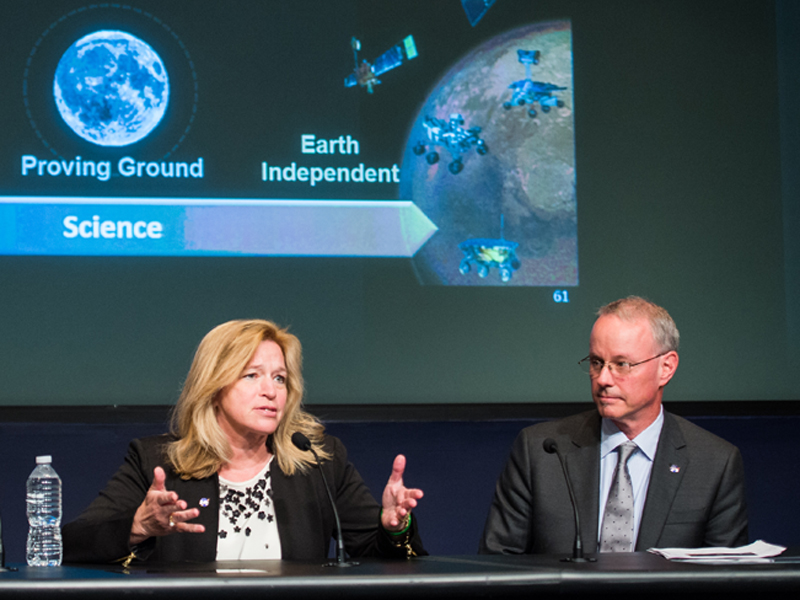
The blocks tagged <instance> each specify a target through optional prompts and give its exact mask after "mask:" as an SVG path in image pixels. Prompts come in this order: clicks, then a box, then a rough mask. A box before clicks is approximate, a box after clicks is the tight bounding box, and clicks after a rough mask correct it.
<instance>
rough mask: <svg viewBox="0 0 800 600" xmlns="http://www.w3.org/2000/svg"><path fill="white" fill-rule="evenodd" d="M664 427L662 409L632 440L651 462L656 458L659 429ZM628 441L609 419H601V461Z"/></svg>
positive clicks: (662, 408)
mask: <svg viewBox="0 0 800 600" xmlns="http://www.w3.org/2000/svg"><path fill="white" fill-rule="evenodd" d="M663 425H664V407H663V406H662V407H661V409H660V410H659V411H658V416H657V417H656V420H655V421H653V422H652V423H650V425H649V426H648V427H647V429H645V430H644V431H643V432H642V433H640V434H639V435H637V436H636V437H635V438H633V441H634V442H636V445H637V446H638V447H639V450H641V451H642V453H643V454H644V455H645V456H646V457H647V458H648V459H650V461H652V460H653V459H654V458H655V456H656V449H657V448H658V438H659V437H660V436H661V428H662V427H663ZM627 441H628V436H626V435H625V434H624V433H622V432H621V431H620V430H619V427H617V426H616V425H615V424H614V421H612V420H610V419H603V426H602V427H601V428H600V458H601V459H603V458H605V457H606V455H607V454H609V453H611V452H613V451H614V450H616V449H617V446H619V445H621V444H623V443H625V442H627Z"/></svg>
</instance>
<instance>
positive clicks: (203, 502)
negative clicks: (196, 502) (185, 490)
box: [200, 498, 208, 508]
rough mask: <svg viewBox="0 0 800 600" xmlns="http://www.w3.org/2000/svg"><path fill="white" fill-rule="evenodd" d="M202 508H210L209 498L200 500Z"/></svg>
mask: <svg viewBox="0 0 800 600" xmlns="http://www.w3.org/2000/svg"><path fill="white" fill-rule="evenodd" d="M200 506H202V507H203V508H205V507H206V506H208V498H200Z"/></svg>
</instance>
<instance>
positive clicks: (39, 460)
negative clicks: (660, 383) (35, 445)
mask: <svg viewBox="0 0 800 600" xmlns="http://www.w3.org/2000/svg"><path fill="white" fill-rule="evenodd" d="M52 462H53V457H52V456H51V455H50V454H47V455H45V456H37V457H36V464H37V465H49V464H50V463H52Z"/></svg>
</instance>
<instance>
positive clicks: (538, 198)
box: [400, 21, 578, 286]
mask: <svg viewBox="0 0 800 600" xmlns="http://www.w3.org/2000/svg"><path fill="white" fill-rule="evenodd" d="M519 50H523V51H528V53H527V54H526V53H525V52H523V53H522V54H523V55H527V56H530V51H538V53H539V54H538V55H537V59H538V63H537V64H530V65H529V68H530V78H529V80H530V81H532V82H539V83H542V84H552V86H550V87H548V86H546V85H536V86H531V85H527V86H520V85H518V86H517V88H518V89H522V88H523V87H525V88H536V89H538V90H542V89H552V90H553V91H552V92H551V94H552V97H551V98H549V99H548V98H546V97H545V98H541V99H540V100H536V101H534V102H533V103H532V104H531V103H522V104H520V103H519V102H518V101H515V102H514V103H510V100H511V99H512V96H513V94H514V89H513V88H510V87H509V86H511V85H512V84H514V83H515V82H521V81H524V80H526V79H528V77H527V73H526V65H525V64H524V63H522V62H520V59H521V55H520V53H519V52H518V51H519ZM553 86H555V87H553ZM556 87H557V88H566V89H556ZM572 89H573V83H572V38H571V29H570V23H569V21H551V22H546V23H535V24H531V25H526V26H523V27H520V28H517V29H514V30H512V31H509V32H506V33H504V34H501V35H499V36H496V37H495V38H492V39H490V40H488V41H487V42H485V43H483V44H482V45H480V46H479V47H477V48H476V49H474V50H472V51H470V52H469V53H468V54H467V55H465V56H464V57H463V58H462V59H460V60H459V61H458V62H457V64H455V65H454V66H453V67H452V68H451V69H450V70H449V71H448V72H447V73H446V74H445V75H444V76H443V77H442V78H441V79H440V80H439V81H438V83H437V84H436V85H435V86H434V89H433V90H432V91H431V93H430V94H429V95H428V97H427V99H426V101H425V103H424V105H423V106H422V108H421V109H420V111H419V113H418V114H417V116H416V118H415V121H414V124H413V125H412V127H411V130H410V133H409V136H408V139H407V141H406V146H405V152H404V156H403V164H402V169H401V174H400V181H401V183H400V198H402V199H406V200H413V201H414V203H415V204H416V205H417V206H418V207H419V208H420V209H421V210H422V211H423V212H424V213H425V214H426V215H427V216H428V217H429V218H430V219H431V220H432V221H433V222H434V223H435V224H436V226H437V227H438V228H439V231H437V232H436V233H435V234H434V235H433V236H432V237H431V239H430V240H429V241H428V242H427V243H426V244H425V246H423V247H422V248H421V249H420V251H419V252H417V254H416V255H415V257H414V258H413V260H412V264H413V265H414V269H415V272H416V274H417V277H418V279H419V280H420V282H422V283H424V284H439V285H497V286H513V285H518V286H526V285H527V286H570V285H577V283H578V243H577V200H576V196H575V142H574V119H573V110H572V108H573V103H572ZM504 103H505V104H506V106H504ZM509 103H510V105H509ZM545 105H546V106H545ZM531 109H533V114H531V112H529V111H531ZM453 115H460V119H456V120H455V121H453V120H452V116H453ZM432 119H433V120H437V121H436V123H438V124H440V125H443V124H444V123H456V124H457V123H459V122H463V125H461V127H462V128H463V129H464V130H466V131H468V130H470V129H472V128H474V127H480V131H479V132H478V133H477V137H479V138H480V139H481V140H483V142H484V143H485V145H486V148H484V149H482V148H480V147H479V146H478V145H477V144H476V143H474V142H473V143H471V145H470V147H469V148H468V149H466V150H464V151H462V152H460V154H461V161H460V162H461V164H460V165H458V166H455V167H453V166H451V165H452V163H453V160H454V156H453V153H452V152H451V151H450V150H449V149H448V148H447V146H446V145H438V146H437V145H436V144H435V143H433V142H432V140H431V133H430V130H431V125H432V123H433V122H434V121H432ZM451 134H452V132H448V133H447V135H451ZM443 137H446V135H445V136H443ZM423 147H424V151H423V150H422V148H423ZM487 149H488V151H486V150H487ZM479 150H480V151H479ZM431 152H436V153H437V154H438V160H434V159H429V156H430V154H431ZM431 160H434V162H431ZM459 168H460V170H459ZM453 171H457V173H454V172H453ZM492 240H494V242H495V243H494V245H492V243H491V242H492ZM513 244H518V245H517V246H514V249H515V252H516V259H517V261H518V268H516V269H515V270H512V268H509V267H505V273H503V272H502V271H503V270H504V268H503V265H502V264H498V261H494V262H492V261H490V260H488V259H485V260H484V259H481V260H483V265H482V264H480V262H479V261H477V260H476V259H475V257H476V256H477V257H479V258H480V257H481V256H483V257H486V256H491V255H492V254H496V253H497V252H498V251H506V250H507V249H508V248H509V247H512V245H513ZM468 253H471V254H470V256H467V254H468ZM465 258H466V261H465ZM465 262H466V263H469V265H468V266H469V268H466V266H465ZM514 266H517V263H515V265H514ZM504 279H505V280H504Z"/></svg>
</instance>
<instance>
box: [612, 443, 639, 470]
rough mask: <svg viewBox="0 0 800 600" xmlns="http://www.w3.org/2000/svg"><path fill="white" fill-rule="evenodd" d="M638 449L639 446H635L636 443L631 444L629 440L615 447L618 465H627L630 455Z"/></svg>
mask: <svg viewBox="0 0 800 600" xmlns="http://www.w3.org/2000/svg"><path fill="white" fill-rule="evenodd" d="M638 447H639V446H637V445H636V442H631V441H630V440H628V441H627V442H625V443H624V444H620V445H619V446H617V453H618V454H619V464H621V465H626V464H627V463H628V459H629V458H630V457H631V454H633V453H634V452H635V451H636V449H637V448H638Z"/></svg>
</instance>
